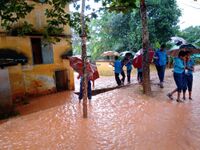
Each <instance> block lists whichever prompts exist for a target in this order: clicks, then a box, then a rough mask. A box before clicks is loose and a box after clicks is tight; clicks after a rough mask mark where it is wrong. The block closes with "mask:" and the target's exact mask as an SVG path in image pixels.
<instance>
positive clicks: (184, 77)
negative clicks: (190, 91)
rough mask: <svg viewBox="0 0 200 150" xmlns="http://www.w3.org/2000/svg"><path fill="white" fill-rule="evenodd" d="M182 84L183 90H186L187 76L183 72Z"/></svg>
mask: <svg viewBox="0 0 200 150" xmlns="http://www.w3.org/2000/svg"><path fill="white" fill-rule="evenodd" d="M182 86H183V92H186V90H187V77H186V74H185V72H183V75H182Z"/></svg>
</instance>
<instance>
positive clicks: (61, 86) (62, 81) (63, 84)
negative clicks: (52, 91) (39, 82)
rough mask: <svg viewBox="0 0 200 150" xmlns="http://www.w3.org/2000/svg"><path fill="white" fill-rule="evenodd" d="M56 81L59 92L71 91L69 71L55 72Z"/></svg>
mask: <svg viewBox="0 0 200 150" xmlns="http://www.w3.org/2000/svg"><path fill="white" fill-rule="evenodd" d="M55 80H56V89H57V92H61V91H66V90H68V89H69V85H68V83H69V82H68V76H67V70H57V71H55Z"/></svg>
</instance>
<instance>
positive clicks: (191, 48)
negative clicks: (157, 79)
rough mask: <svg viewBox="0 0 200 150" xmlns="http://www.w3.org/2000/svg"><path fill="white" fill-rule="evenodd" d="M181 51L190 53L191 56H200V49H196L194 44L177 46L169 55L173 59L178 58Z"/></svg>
mask: <svg viewBox="0 0 200 150" xmlns="http://www.w3.org/2000/svg"><path fill="white" fill-rule="evenodd" d="M180 51H190V52H191V54H199V53H200V49H198V48H196V46H194V45H192V44H183V45H180V46H179V47H177V46H175V47H172V48H171V49H170V50H169V51H168V52H167V54H168V55H170V56H173V57H176V56H178V54H179V52H180Z"/></svg>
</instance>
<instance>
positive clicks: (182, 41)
mask: <svg viewBox="0 0 200 150" xmlns="http://www.w3.org/2000/svg"><path fill="white" fill-rule="evenodd" d="M170 39H171V41H170V42H171V43H174V44H176V45H182V44H187V41H186V40H185V39H183V38H182V37H178V36H174V37H171V38H170Z"/></svg>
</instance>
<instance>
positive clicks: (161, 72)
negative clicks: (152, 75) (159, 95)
mask: <svg viewBox="0 0 200 150" xmlns="http://www.w3.org/2000/svg"><path fill="white" fill-rule="evenodd" d="M165 47H166V46H165V44H162V45H161V47H160V49H158V50H157V51H156V52H155V55H154V63H155V66H156V69H157V73H158V77H159V80H160V84H159V85H160V88H164V86H163V82H164V76H165V68H166V64H167V62H168V57H167V53H166V50H165Z"/></svg>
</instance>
